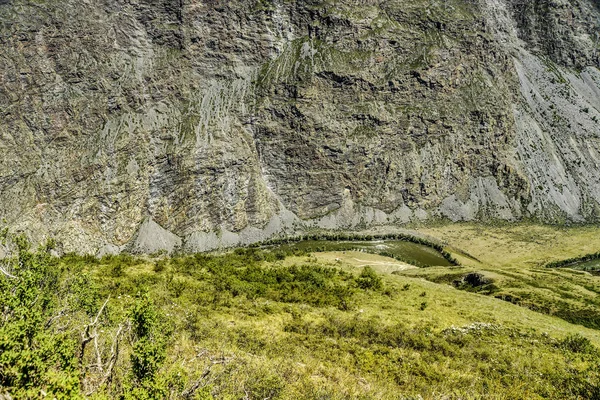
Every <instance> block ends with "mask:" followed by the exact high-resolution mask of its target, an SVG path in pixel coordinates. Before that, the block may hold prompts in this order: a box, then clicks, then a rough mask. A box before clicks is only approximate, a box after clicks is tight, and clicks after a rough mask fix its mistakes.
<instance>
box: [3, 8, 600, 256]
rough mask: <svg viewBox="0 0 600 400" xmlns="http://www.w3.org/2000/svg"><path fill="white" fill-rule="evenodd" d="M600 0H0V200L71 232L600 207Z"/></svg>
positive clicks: (229, 228)
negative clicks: (599, 51)
mask: <svg viewBox="0 0 600 400" xmlns="http://www.w3.org/2000/svg"><path fill="white" fill-rule="evenodd" d="M598 50H600V3H599V2H598V1H597V0H533V1H521V0H403V1H400V0H395V1H383V0H382V1H377V0H343V1H342V0H339V1H334V0H329V1H316V0H314V1H310V0H296V1H291V0H289V1H288V0H280V1H274V0H240V1H220V0H211V1H208V0H206V1H196V0H186V1H183V0H127V1H125V0H99V1H94V2H92V1H87V0H86V1H73V0H65V1H61V2H57V1H53V0H49V1H45V0H35V1H24V0H0V116H1V117H0V216H1V217H3V218H4V219H5V222H4V223H5V225H6V226H9V227H11V229H14V230H17V231H19V230H22V231H25V232H27V233H28V234H29V235H30V236H31V237H32V238H33V239H34V240H37V241H43V240H45V239H46V238H49V237H54V238H56V240H57V241H58V243H59V245H60V246H61V249H62V250H63V251H65V252H68V251H78V252H84V253H86V252H87V253H99V254H107V253H117V252H119V251H121V250H123V249H128V250H130V251H137V252H155V251H158V250H162V249H164V250H167V251H170V250H173V249H174V248H182V249H183V250H186V251H202V250H209V249H213V248H217V247H221V246H234V245H238V244H246V243H251V242H256V241H260V240H265V239H267V238H269V237H271V236H273V235H277V234H280V233H295V232H302V231H305V230H308V229H311V228H322V229H345V230H353V229H360V228H364V227H369V226H373V225H386V224H394V225H397V224H404V223H409V222H411V221H428V220H435V219H439V218H443V219H449V220H452V221H470V220H480V221H489V220H497V219H500V220H508V221H515V220H522V219H534V220H538V221H542V222H598V220H599V219H600V129H599V127H598V126H599V125H598V122H599V119H600V70H599V69H598V67H599V65H600V64H599V61H600V56H599V55H598Z"/></svg>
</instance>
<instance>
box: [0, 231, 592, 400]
mask: <svg viewBox="0 0 600 400" xmlns="http://www.w3.org/2000/svg"><path fill="white" fill-rule="evenodd" d="M415 230H416V232H417V233H420V234H423V235H426V236H428V237H431V238H435V239H438V240H440V241H441V242H443V243H445V244H446V249H447V250H448V251H450V252H451V253H452V255H453V256H455V257H456V258H457V259H458V260H459V261H460V263H461V265H460V266H451V267H428V268H415V267H413V266H411V265H408V264H407V263H405V262H401V261H398V260H395V259H392V258H387V257H382V256H379V255H374V254H367V253H363V252H358V251H335V252H305V251H301V250H297V249H296V250H292V249H286V250H282V248H281V249H278V248H272V249H237V250H235V251H233V252H229V253H226V254H211V255H209V254H198V255H193V256H174V257H164V256H157V257H144V258H135V257H132V256H127V255H121V256H113V257H105V258H103V259H101V260H97V259H94V258H91V257H79V256H75V255H67V256H64V257H62V258H61V259H55V258H52V257H50V256H48V255H47V253H46V252H45V251H44V249H40V251H38V252H31V251H30V250H28V249H27V246H26V245H25V244H23V243H22V244H21V255H20V260H15V261H14V263H13V264H12V265H5V268H7V270H8V271H10V272H11V275H13V276H14V277H16V278H14V279H13V278H8V277H6V276H2V277H0V302H2V304H5V307H4V310H3V311H1V315H2V317H3V318H2V319H0V321H1V322H0V350H2V351H0V387H2V388H4V389H0V395H1V394H2V390H5V391H6V393H10V394H11V395H12V396H13V398H38V397H40V396H42V394H43V393H46V394H49V395H50V394H52V395H54V396H56V397H57V398H78V397H91V398H115V397H118V398H132V399H133V398H136V399H140V398H148V399H150V398H195V399H267V398H268V399H276V398H278V399H417V398H424V399H477V398H486V399H536V398H538V399H543V398H544V399H546V398H550V399H587V398H598V397H599V396H600V389H599V388H600V330H598V329H599V328H600V313H599V312H598V310H599V306H600V303H599V302H598V300H597V297H598V293H600V277H597V276H594V275H591V274H589V273H587V272H584V271H574V270H572V269H568V268H560V269H557V268H553V269H550V268H546V267H545V264H547V263H548V262H551V261H556V260H560V259H565V258H571V257H576V256H581V255H584V254H588V253H594V252H597V251H598V250H600V235H598V233H600V229H599V228H597V227H589V226H588V227H573V228H556V227H548V226H539V225H530V224H519V225H507V226H500V227H492V226H481V225H473V224H453V225H440V226H429V227H418V228H415ZM19 265H20V266H19ZM16 293H21V295H19V296H17V295H16ZM103 305H105V306H104V307H103ZM86 340H87V341H86ZM49 349H58V350H54V351H53V352H52V353H51V354H50V353H49ZM32 366H34V367H32ZM25 371H27V372H25Z"/></svg>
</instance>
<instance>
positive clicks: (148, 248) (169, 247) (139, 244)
mask: <svg viewBox="0 0 600 400" xmlns="http://www.w3.org/2000/svg"><path fill="white" fill-rule="evenodd" d="M181 244H182V241H181V238H179V237H178V236H177V235H175V234H174V233H172V232H169V231H168V230H166V229H164V228H163V227H162V226H160V225H158V224H157V223H156V222H154V221H153V220H152V218H148V219H146V220H145V221H144V222H143V223H142V225H141V226H140V229H139V230H138V232H137V234H136V236H135V239H134V240H133V242H132V243H131V245H130V248H129V251H130V252H132V253H146V254H152V253H156V252H160V251H165V252H167V253H172V252H173V251H174V250H175V249H177V248H179V247H181Z"/></svg>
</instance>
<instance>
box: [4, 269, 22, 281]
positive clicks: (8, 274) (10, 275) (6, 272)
mask: <svg viewBox="0 0 600 400" xmlns="http://www.w3.org/2000/svg"><path fill="white" fill-rule="evenodd" d="M0 272H2V274H3V275H4V276H6V277H7V278H10V279H19V278H18V277H17V276H14V275H13V274H11V273H9V272H8V271H7V270H5V269H4V268H2V267H0Z"/></svg>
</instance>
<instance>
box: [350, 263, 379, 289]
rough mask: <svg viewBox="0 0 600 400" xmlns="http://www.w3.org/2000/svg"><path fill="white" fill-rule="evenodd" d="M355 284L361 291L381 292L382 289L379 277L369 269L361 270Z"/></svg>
mask: <svg viewBox="0 0 600 400" xmlns="http://www.w3.org/2000/svg"><path fill="white" fill-rule="evenodd" d="M356 284H357V285H358V287H359V288H361V289H372V290H381V288H382V287H383V282H382V281H381V277H380V276H379V275H377V272H375V270H374V269H373V268H371V267H365V268H363V270H362V272H361V273H360V275H359V276H358V278H356Z"/></svg>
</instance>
